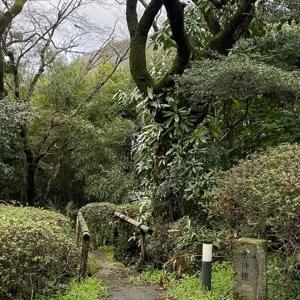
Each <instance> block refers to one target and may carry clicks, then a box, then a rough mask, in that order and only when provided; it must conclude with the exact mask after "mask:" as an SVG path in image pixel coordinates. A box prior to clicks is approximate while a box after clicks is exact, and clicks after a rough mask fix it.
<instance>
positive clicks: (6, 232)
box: [0, 205, 79, 299]
mask: <svg viewBox="0 0 300 300" xmlns="http://www.w3.org/2000/svg"><path fill="white" fill-rule="evenodd" d="M0 220H1V222H0V232H1V234H0V253H1V254H0V266H1V268H0V272H1V277H0V278H1V279H0V298H2V299H30V297H31V295H33V294H35V293H37V292H49V291H52V290H55V289H56V288H57V287H58V286H59V285H60V284H62V283H63V282H64V281H66V280H68V279H69V278H70V277H71V276H74V275H75V274H76V270H77V265H78V259H79V253H78V250H77V249H76V247H75V244H74V242H73V233H72V231H71V227H70V223H69V220H68V219H67V218H65V217H64V216H62V215H59V214H56V213H52V212H48V211H43V210H40V209H36V208H29V207H28V208H25V207H11V206H3V205H1V206H0Z"/></svg>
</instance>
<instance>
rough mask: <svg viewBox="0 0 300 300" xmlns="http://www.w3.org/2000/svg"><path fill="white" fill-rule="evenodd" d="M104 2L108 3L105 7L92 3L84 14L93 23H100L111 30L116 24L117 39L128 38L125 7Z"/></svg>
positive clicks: (107, 0)
mask: <svg viewBox="0 0 300 300" xmlns="http://www.w3.org/2000/svg"><path fill="white" fill-rule="evenodd" d="M95 2H96V1H95ZM106 2H107V3H108V4H106V5H99V4H97V3H94V4H92V5H91V6H90V7H86V8H84V13H85V14H86V15H88V16H89V17H90V18H91V20H93V21H95V23H99V22H101V23H103V24H104V25H105V26H110V27H111V28H113V27H114V26H115V24H116V28H117V30H116V33H117V36H116V38H117V39H126V38H128V37H129V34H128V30H127V26H126V17H125V6H123V5H120V4H117V3H116V2H115V1H114V0H106Z"/></svg>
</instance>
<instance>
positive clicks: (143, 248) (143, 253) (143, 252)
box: [114, 211, 153, 269]
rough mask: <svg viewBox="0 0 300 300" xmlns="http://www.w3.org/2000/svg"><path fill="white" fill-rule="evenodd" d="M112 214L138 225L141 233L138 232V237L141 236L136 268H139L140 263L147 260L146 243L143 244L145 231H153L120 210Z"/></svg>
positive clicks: (149, 232) (150, 232)
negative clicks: (139, 253) (139, 254)
mask: <svg viewBox="0 0 300 300" xmlns="http://www.w3.org/2000/svg"><path fill="white" fill-rule="evenodd" d="M114 215H115V216H117V217H118V218H120V219H121V220H123V221H125V222H127V223H129V224H132V225H134V226H135V227H138V228H139V229H140V231H141V233H140V237H141V256H140V260H139V262H138V265H137V268H138V269H139V268H141V267H142V265H143V264H144V263H145V261H146V260H147V256H146V244H145V240H146V233H148V234H150V235H151V234H152V232H153V230H152V229H151V228H150V227H148V226H146V225H144V224H142V223H140V222H138V221H136V220H133V219H131V218H130V217H128V216H126V215H123V214H122V213H120V212H117V211H116V212H114Z"/></svg>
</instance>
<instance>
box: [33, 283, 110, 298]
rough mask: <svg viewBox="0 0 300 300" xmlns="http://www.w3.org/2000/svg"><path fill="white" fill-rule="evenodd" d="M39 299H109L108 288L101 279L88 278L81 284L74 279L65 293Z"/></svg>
mask: <svg viewBox="0 0 300 300" xmlns="http://www.w3.org/2000/svg"><path fill="white" fill-rule="evenodd" d="M36 299H37V300H104V299H107V288H106V286H104V285H103V283H102V282H101V280H100V279H98V278H97V279H96V278H86V279H84V280H82V281H81V282H80V283H79V284H78V283H77V281H73V282H72V283H71V285H70V287H69V289H68V292H67V293H66V294H65V295H59V296H48V297H47V296H37V297H36Z"/></svg>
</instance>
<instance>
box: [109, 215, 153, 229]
mask: <svg viewBox="0 0 300 300" xmlns="http://www.w3.org/2000/svg"><path fill="white" fill-rule="evenodd" d="M114 215H115V216H117V217H119V218H120V219H122V220H124V221H126V222H128V223H130V224H132V225H134V226H135V227H138V228H140V229H141V231H143V232H145V233H148V234H152V232H153V230H152V229H151V228H150V227H148V226H146V225H143V224H142V223H140V222H138V221H136V220H134V219H131V218H129V217H128V216H126V215H123V214H121V213H120V212H117V211H115V212H114Z"/></svg>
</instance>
